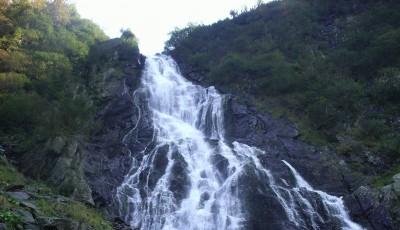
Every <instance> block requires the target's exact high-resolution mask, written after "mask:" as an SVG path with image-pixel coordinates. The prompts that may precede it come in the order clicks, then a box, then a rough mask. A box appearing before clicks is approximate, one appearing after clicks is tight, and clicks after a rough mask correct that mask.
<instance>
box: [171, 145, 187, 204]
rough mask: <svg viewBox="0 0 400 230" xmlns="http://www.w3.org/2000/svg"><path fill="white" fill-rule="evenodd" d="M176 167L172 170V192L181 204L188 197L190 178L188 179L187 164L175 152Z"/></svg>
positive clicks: (173, 156) (173, 157) (173, 155)
mask: <svg viewBox="0 0 400 230" xmlns="http://www.w3.org/2000/svg"><path fill="white" fill-rule="evenodd" d="M172 159H174V165H173V166H172V169H171V177H170V187H169V189H170V191H171V192H173V193H174V196H175V199H176V200H177V201H178V203H180V201H182V199H183V198H185V197H186V196H187V192H188V190H189V189H190V178H188V170H187V166H188V165H187V163H186V161H185V159H184V158H183V157H182V155H180V154H179V153H178V152H173V154H172Z"/></svg>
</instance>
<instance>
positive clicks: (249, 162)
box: [116, 55, 362, 230]
mask: <svg viewBox="0 0 400 230" xmlns="http://www.w3.org/2000/svg"><path fill="white" fill-rule="evenodd" d="M138 90H139V91H140V94H144V95H146V96H145V97H146V100H147V103H148V109H149V110H150V112H151V116H152V118H151V119H152V122H153V126H154V137H153V141H152V142H151V143H149V145H148V146H147V148H146V149H145V150H143V152H142V153H140V154H139V153H138V154H135V155H134V159H133V164H132V168H131V170H130V172H129V174H128V175H126V177H125V179H124V182H123V184H122V185H121V186H120V187H119V188H118V191H117V194H116V202H117V204H118V207H119V214H120V215H121V216H123V217H125V221H127V222H128V223H130V225H131V227H132V228H133V229H140V230H159V229H166V230H170V229H171V230H172V229H177V230H225V229H232V230H234V229H235V230H236V229H249V228H248V227H247V226H248V223H247V220H248V212H247V211H246V205H245V203H244V202H243V200H242V199H241V190H240V183H239V177H240V176H241V175H242V174H243V173H245V168H249V167H250V168H251V169H252V170H254V171H255V172H256V173H255V175H256V176H257V178H256V180H258V181H260V182H261V183H265V184H266V186H268V187H270V188H271V192H272V193H273V194H272V195H273V196H274V197H275V198H276V200H277V201H278V202H279V204H280V205H281V206H282V208H283V209H284V211H285V213H286V217H284V218H282V219H284V220H285V221H286V222H288V223H289V225H288V226H292V228H290V229H324V228H323V227H321V223H326V222H327V220H330V221H332V220H334V221H335V223H336V228H335V227H332V228H329V229H344V230H347V229H348V230H350V229H352V230H361V229H362V227H360V226H359V225H358V224H356V223H354V222H353V221H351V220H350V218H349V215H348V213H347V212H346V210H345V207H344V204H343V201H342V199H341V198H338V197H335V196H331V195H329V194H326V193H324V192H322V191H318V190H314V189H313V188H312V186H311V185H309V184H308V183H307V182H306V181H305V180H304V179H303V178H302V177H301V175H300V174H299V173H298V172H297V171H296V169H295V168H294V167H293V166H292V165H290V164H289V163H288V162H286V161H282V162H281V163H282V164H283V165H284V166H285V165H286V166H287V168H288V171H289V172H291V173H292V175H291V176H292V177H293V178H294V179H295V181H296V183H295V185H292V186H290V185H289V184H288V185H286V186H283V185H281V184H280V183H276V181H277V180H278V178H275V177H274V175H273V173H272V172H271V171H270V170H269V169H268V168H266V167H265V166H264V165H263V164H262V162H261V161H260V160H259V156H261V155H264V154H267V153H266V152H264V151H262V150H260V149H258V148H255V147H251V146H248V145H245V144H242V143H239V142H236V141H234V142H231V143H229V142H228V141H227V140H226V139H225V133H224V96H223V95H221V94H219V93H218V92H217V90H216V89H215V88H214V87H209V88H204V87H201V86H198V85H195V84H193V83H191V82H189V81H188V80H186V79H184V77H182V75H181V74H180V72H179V70H178V68H177V65H176V64H175V62H174V61H173V60H172V59H171V58H170V57H168V56H163V55H159V56H154V57H149V58H147V61H146V67H145V71H144V73H143V78H142V85H141V87H140V88H139V89H138ZM137 94H138V93H137V92H135V94H134V95H137ZM135 106H136V107H137V108H139V107H138V106H137V104H136V102H135ZM139 112H140V111H139ZM136 128H138V125H137V124H136V125H135V127H134V129H136ZM286 166H285V167H286ZM316 200H318V201H319V202H316ZM316 203H319V204H320V205H319V207H316V205H315V204H316ZM321 210H322V211H321ZM282 229H284V228H282Z"/></svg>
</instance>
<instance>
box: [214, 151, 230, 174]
mask: <svg viewBox="0 0 400 230" xmlns="http://www.w3.org/2000/svg"><path fill="white" fill-rule="evenodd" d="M211 162H212V163H213V165H214V166H215V168H216V169H217V170H218V172H219V174H220V175H221V179H222V180H225V179H226V178H227V177H228V174H229V172H228V166H229V161H228V160H227V159H226V158H225V157H223V156H221V155H220V154H214V155H212V157H211Z"/></svg>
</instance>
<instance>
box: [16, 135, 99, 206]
mask: <svg viewBox="0 0 400 230" xmlns="http://www.w3.org/2000/svg"><path fill="white" fill-rule="evenodd" d="M38 152H40V154H39V153H38ZM85 152H86V150H85V147H84V144H83V140H82V137H79V136H77V137H61V136H59V137H55V138H53V139H51V140H49V141H48V142H47V143H46V145H45V149H36V150H33V151H30V152H27V153H25V154H24V155H23V156H22V157H21V158H20V159H18V164H19V166H20V169H21V170H22V171H23V172H24V173H25V174H26V175H30V176H32V177H34V178H37V179H42V180H46V181H47V182H49V183H51V184H53V185H54V186H56V187H57V188H58V189H59V190H60V191H61V193H62V194H63V195H70V196H72V197H74V198H75V199H77V200H79V201H83V202H86V203H89V204H93V200H92V196H91V190H90V188H89V186H88V185H87V183H86V180H85V177H84V175H83V166H84V158H85Z"/></svg>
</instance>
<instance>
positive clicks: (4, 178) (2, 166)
mask: <svg viewBox="0 0 400 230" xmlns="http://www.w3.org/2000/svg"><path fill="white" fill-rule="evenodd" d="M24 183H26V180H25V178H24V176H23V175H22V174H21V173H19V172H18V171H17V170H16V169H15V168H14V167H12V166H11V165H10V163H8V162H7V161H6V160H5V159H4V158H3V157H0V185H1V186H8V185H10V184H24Z"/></svg>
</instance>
